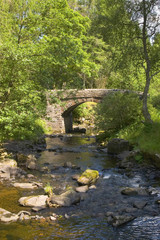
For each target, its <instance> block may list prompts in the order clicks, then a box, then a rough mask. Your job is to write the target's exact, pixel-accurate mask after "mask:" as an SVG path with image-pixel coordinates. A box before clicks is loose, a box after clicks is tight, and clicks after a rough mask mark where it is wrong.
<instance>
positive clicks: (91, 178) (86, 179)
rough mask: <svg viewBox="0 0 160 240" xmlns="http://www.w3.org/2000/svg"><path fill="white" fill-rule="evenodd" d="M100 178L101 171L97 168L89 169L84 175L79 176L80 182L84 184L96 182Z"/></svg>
mask: <svg viewBox="0 0 160 240" xmlns="http://www.w3.org/2000/svg"><path fill="white" fill-rule="evenodd" d="M98 178H99V172H98V171H96V170H91V169H87V170H86V171H85V172H83V173H82V175H81V176H80V177H79V178H78V180H77V181H78V183H79V184H82V185H91V184H94V183H95V182H96V181H97V179H98Z"/></svg>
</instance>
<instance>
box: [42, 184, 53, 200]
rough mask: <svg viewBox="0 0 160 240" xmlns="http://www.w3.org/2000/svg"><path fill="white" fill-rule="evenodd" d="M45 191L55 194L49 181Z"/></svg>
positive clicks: (49, 194)
mask: <svg viewBox="0 0 160 240" xmlns="http://www.w3.org/2000/svg"><path fill="white" fill-rule="evenodd" d="M44 191H45V193H46V194H48V196H49V197H50V196H52V194H53V188H52V187H51V185H50V183H47V184H46V186H45V187H44Z"/></svg>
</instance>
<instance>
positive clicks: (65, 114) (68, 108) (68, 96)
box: [46, 89, 128, 133]
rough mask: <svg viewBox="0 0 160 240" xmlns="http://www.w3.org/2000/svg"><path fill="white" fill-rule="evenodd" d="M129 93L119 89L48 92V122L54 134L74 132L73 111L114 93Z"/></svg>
mask: <svg viewBox="0 0 160 240" xmlns="http://www.w3.org/2000/svg"><path fill="white" fill-rule="evenodd" d="M117 91H119V92H123V93H124V92H128V91H127V90H118V89H85V90H76V89H71V90H50V91H48V92H47V109H46V119H47V120H46V122H47V125H48V126H50V127H51V128H52V129H53V132H61V133H64V132H66V133H70V132H71V131H72V111H73V110H74V109H75V108H76V107H77V106H78V105H80V104H82V103H85V102H96V103H98V102H101V101H102V99H103V98H104V97H105V96H106V95H108V94H111V93H114V92H117Z"/></svg>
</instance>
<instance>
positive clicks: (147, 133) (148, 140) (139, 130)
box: [117, 122, 160, 154]
mask: <svg viewBox="0 0 160 240" xmlns="http://www.w3.org/2000/svg"><path fill="white" fill-rule="evenodd" d="M117 136H118V137H120V138H124V139H127V140H129V141H130V142H131V143H132V144H134V145H136V146H137V148H139V149H140V150H142V151H144V152H148V153H151V154H154V153H160V122H154V123H153V124H150V125H145V124H143V123H141V124H139V125H138V124H135V125H132V126H129V127H128V128H126V129H124V130H122V131H121V132H119V133H118V134H117Z"/></svg>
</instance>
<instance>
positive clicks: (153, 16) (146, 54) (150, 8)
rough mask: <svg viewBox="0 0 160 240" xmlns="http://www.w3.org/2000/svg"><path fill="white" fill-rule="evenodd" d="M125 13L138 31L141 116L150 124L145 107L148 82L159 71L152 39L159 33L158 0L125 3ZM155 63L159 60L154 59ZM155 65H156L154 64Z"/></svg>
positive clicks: (159, 59) (159, 2)
mask: <svg viewBox="0 0 160 240" xmlns="http://www.w3.org/2000/svg"><path fill="white" fill-rule="evenodd" d="M126 6H127V11H129V13H130V16H131V19H132V21H134V22H136V23H137V25H138V26H139V29H140V31H139V30H138V31H136V32H135V34H134V36H135V37H136V39H140V41H141V42H142V46H143V48H142V49H139V50H140V51H138V52H139V54H140V57H141V58H140V60H141V61H140V64H141V65H142V66H143V68H144V71H145V79H146V83H145V88H144V94H143V115H144V118H145V121H146V122H148V123H152V120H151V116H150V113H149V111H148V105H147V95H148V92H149V87H150V82H151V80H152V78H153V77H154V76H155V75H157V74H158V73H159V72H160V70H159V66H160V65H159V66H158V68H157V67H156V69H155V62H154V59H155V57H153V52H154V51H153V50H154V49H153V48H154V42H153V41H154V37H155V35H156V33H158V32H159V30H160V29H159V27H160V11H159V7H158V6H160V1H159V0H134V1H130V0H129V1H127V4H126ZM156 61H157V62H159V61H160V58H159V56H158V58H157V59H156ZM156 65H157V64H156Z"/></svg>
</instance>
